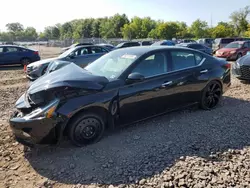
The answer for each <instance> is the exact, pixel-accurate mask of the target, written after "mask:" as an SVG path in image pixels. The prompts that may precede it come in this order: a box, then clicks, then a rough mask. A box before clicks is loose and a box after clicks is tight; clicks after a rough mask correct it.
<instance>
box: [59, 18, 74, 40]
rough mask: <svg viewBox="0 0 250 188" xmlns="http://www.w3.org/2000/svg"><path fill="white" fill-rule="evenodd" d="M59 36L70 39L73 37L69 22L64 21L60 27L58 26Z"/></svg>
mask: <svg viewBox="0 0 250 188" xmlns="http://www.w3.org/2000/svg"><path fill="white" fill-rule="evenodd" d="M60 29H61V30H60V33H61V35H60V38H61V39H72V38H73V27H72V24H71V23H70V22H66V23H64V24H62V27H61V28H60Z"/></svg>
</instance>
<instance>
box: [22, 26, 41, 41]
mask: <svg viewBox="0 0 250 188" xmlns="http://www.w3.org/2000/svg"><path fill="white" fill-rule="evenodd" d="M37 37H38V34H37V32H36V29H35V28H34V27H27V28H26V29H25V30H24V36H23V38H24V40H26V41H34V40H36V39H37Z"/></svg>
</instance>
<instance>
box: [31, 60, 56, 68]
mask: <svg viewBox="0 0 250 188" xmlns="http://www.w3.org/2000/svg"><path fill="white" fill-rule="evenodd" d="M57 59H58V58H49V59H43V60H40V61H36V62H34V63H30V64H29V65H28V67H32V66H37V65H42V64H47V63H50V62H51V61H54V60H57Z"/></svg>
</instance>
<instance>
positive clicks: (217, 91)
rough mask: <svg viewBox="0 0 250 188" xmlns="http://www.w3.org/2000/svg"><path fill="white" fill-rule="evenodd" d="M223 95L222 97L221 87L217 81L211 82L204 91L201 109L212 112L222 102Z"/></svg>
mask: <svg viewBox="0 0 250 188" xmlns="http://www.w3.org/2000/svg"><path fill="white" fill-rule="evenodd" d="M221 95H222V88H221V85H220V84H219V83H218V82H216V81H214V82H211V83H210V84H209V85H208V86H207V87H206V89H205V90H204V91H203V95H202V101H201V108H203V109H205V110H210V109H213V108H215V107H216V106H217V105H218V103H219V102H220V98H221Z"/></svg>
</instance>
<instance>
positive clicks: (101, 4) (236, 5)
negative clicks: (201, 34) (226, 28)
mask: <svg viewBox="0 0 250 188" xmlns="http://www.w3.org/2000/svg"><path fill="white" fill-rule="evenodd" d="M247 5H250V0H238V1H235V0H206V1H204V0H69V1H67V0H5V1H2V2H1V11H0V31H5V30H6V27H5V25H6V24H7V23H11V22H20V23H21V24H23V25H24V27H27V26H33V27H35V28H36V29H37V31H39V32H40V31H43V29H44V27H46V26H51V25H54V24H57V23H64V22H66V21H70V20H73V19H80V18H90V17H92V18H98V17H105V16H112V15H114V14H116V13H119V14H123V13H125V14H126V15H127V16H128V18H129V19H130V18H132V17H133V16H139V17H146V16H149V17H151V18H153V19H156V20H158V19H161V20H164V21H184V22H186V23H187V24H188V25H191V23H192V22H193V21H194V20H196V19H198V18H199V19H201V20H205V21H207V22H208V24H209V25H211V20H212V25H215V24H216V23H217V22H219V21H229V16H230V14H231V13H232V12H233V11H236V10H239V9H240V8H244V7H245V6H247ZM211 18H212V19H211Z"/></svg>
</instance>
